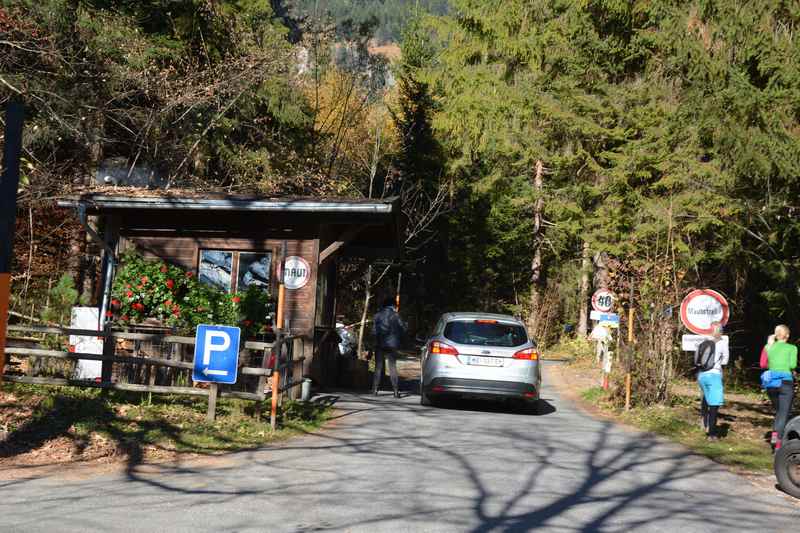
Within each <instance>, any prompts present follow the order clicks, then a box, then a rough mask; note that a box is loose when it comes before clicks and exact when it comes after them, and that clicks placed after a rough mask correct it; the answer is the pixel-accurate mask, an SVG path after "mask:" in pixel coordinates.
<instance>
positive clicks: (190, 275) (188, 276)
mask: <svg viewBox="0 0 800 533" xmlns="http://www.w3.org/2000/svg"><path fill="white" fill-rule="evenodd" d="M192 276H194V272H187V273H186V277H187V278H191V277H192Z"/></svg>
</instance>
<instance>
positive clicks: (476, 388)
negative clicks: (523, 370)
mask: <svg viewBox="0 0 800 533" xmlns="http://www.w3.org/2000/svg"><path fill="white" fill-rule="evenodd" d="M425 394H428V395H429V396H439V395H456V396H466V397H476V398H518V399H523V400H538V399H539V391H538V390H537V389H536V387H535V386H534V385H532V384H531V383H524V382H519V381H493V380H488V379H466V378H442V377H437V378H434V379H432V380H431V381H430V383H428V384H427V386H426V387H425Z"/></svg>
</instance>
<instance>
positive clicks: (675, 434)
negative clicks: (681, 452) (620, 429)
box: [618, 402, 772, 473]
mask: <svg viewBox="0 0 800 533" xmlns="http://www.w3.org/2000/svg"><path fill="white" fill-rule="evenodd" d="M618 414H619V416H620V418H621V419H622V420H623V421H624V422H626V423H628V424H631V425H633V426H636V427H638V428H641V429H644V430H647V431H650V432H652V433H655V434H657V435H661V436H664V437H667V438H669V439H671V440H674V441H676V442H679V443H681V444H683V445H684V446H686V447H688V448H690V449H691V450H693V451H695V452H697V453H699V454H701V455H705V456H707V457H709V458H711V459H713V460H714V461H716V462H718V463H720V464H724V465H729V466H734V467H737V468H742V469H744V470H748V471H754V472H764V473H766V472H771V471H772V452H771V450H770V449H769V447H768V446H766V445H765V444H764V443H763V442H760V441H757V440H753V439H752V438H749V437H747V436H744V435H740V434H738V433H736V431H735V430H733V429H728V432H727V435H725V436H724V438H722V439H720V440H718V441H710V440H708V439H707V438H706V434H705V432H704V431H703V430H702V429H701V428H700V419H699V417H698V415H697V412H696V409H694V407H693V406H690V405H688V404H687V403H685V402H680V403H677V404H674V405H672V406H651V407H647V408H634V409H632V410H630V411H628V412H622V413H618ZM720 428H721V429H722V430H723V431H725V429H726V428H727V425H726V424H724V423H723V424H721V425H720Z"/></svg>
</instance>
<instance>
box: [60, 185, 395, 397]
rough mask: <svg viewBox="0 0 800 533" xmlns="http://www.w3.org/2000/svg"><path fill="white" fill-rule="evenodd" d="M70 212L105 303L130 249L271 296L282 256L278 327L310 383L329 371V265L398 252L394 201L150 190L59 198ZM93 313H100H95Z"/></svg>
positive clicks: (326, 379) (332, 270)
mask: <svg viewBox="0 0 800 533" xmlns="http://www.w3.org/2000/svg"><path fill="white" fill-rule="evenodd" d="M59 205H61V206H63V207H74V208H76V209H77V211H78V214H79V216H80V218H81V222H82V223H83V224H84V225H85V226H86V227H87V232H88V233H89V234H90V236H91V237H92V238H93V239H94V240H96V241H97V243H98V244H100V245H101V246H102V247H103V249H104V252H103V263H102V264H103V266H102V273H103V274H102V278H101V280H100V283H101V289H100V291H99V292H100V294H101V300H100V302H99V303H98V305H99V306H100V307H101V310H102V311H105V309H106V308H107V305H108V301H109V298H110V287H111V280H113V276H114V268H115V261H112V260H111V256H112V254H113V257H114V258H115V259H116V258H118V257H119V254H120V253H121V252H123V251H124V250H126V249H128V248H129V247H132V246H133V247H136V248H137V249H138V250H139V251H140V252H141V253H142V254H143V255H144V256H145V257H152V258H159V259H162V260H164V261H166V262H168V263H172V264H175V265H178V266H180V267H182V268H184V269H186V270H187V271H192V272H194V273H195V274H196V275H197V276H198V277H199V278H200V279H201V281H206V282H208V283H211V284H214V285H216V286H219V287H221V288H224V289H225V290H228V291H229V292H233V291H237V290H239V289H241V288H242V286H243V285H244V284H246V283H247V282H248V281H252V280H251V279H248V278H247V276H251V277H252V276H253V275H254V274H253V273H254V272H256V274H255V275H257V276H258V277H259V282H260V283H266V284H267V285H266V286H267V287H268V288H269V290H270V293H271V294H277V286H278V268H279V263H280V261H281V258H282V256H283V253H284V249H285V253H286V257H287V258H289V259H290V263H291V264H290V265H288V268H293V269H294V271H293V272H291V274H292V284H290V285H287V287H286V289H287V290H286V303H285V325H286V329H287V330H288V332H289V333H291V334H292V335H298V336H300V337H302V339H303V343H302V346H303V355H304V356H305V357H306V360H305V362H304V366H303V375H304V376H305V377H311V378H312V379H314V380H315V382H316V383H317V384H318V385H322V386H325V385H328V384H332V383H333V379H334V378H335V372H336V361H335V353H331V351H332V349H331V347H335V342H330V341H331V340H333V339H335V336H331V332H332V331H333V330H334V326H335V312H336V310H335V307H336V302H335V298H336V282H337V279H336V277H337V268H336V262H337V260H338V259H339V258H342V257H362V258H367V259H370V260H377V259H382V260H387V259H394V258H397V257H398V255H399V254H400V248H401V246H400V242H401V240H400V222H399V221H400V217H399V201H398V199H397V198H388V199H380V200H350V199H336V198H326V199H319V198H315V199H310V198H268V197H255V196H231V195H203V196H195V195H188V194H184V195H182V194H180V193H174V194H167V193H166V192H159V193H157V192H156V191H137V194H132V193H131V192H130V191H128V192H127V193H119V194H109V193H90V194H84V195H81V196H80V197H75V198H69V199H65V200H62V201H60V202H59ZM101 316H104V314H103V313H101Z"/></svg>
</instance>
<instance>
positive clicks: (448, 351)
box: [430, 341, 458, 355]
mask: <svg viewBox="0 0 800 533" xmlns="http://www.w3.org/2000/svg"><path fill="white" fill-rule="evenodd" d="M430 352H431V353H435V354H439V355H458V350H456V349H455V348H453V347H452V346H450V345H449V344H445V343H443V342H439V341H433V342H431V349H430Z"/></svg>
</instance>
